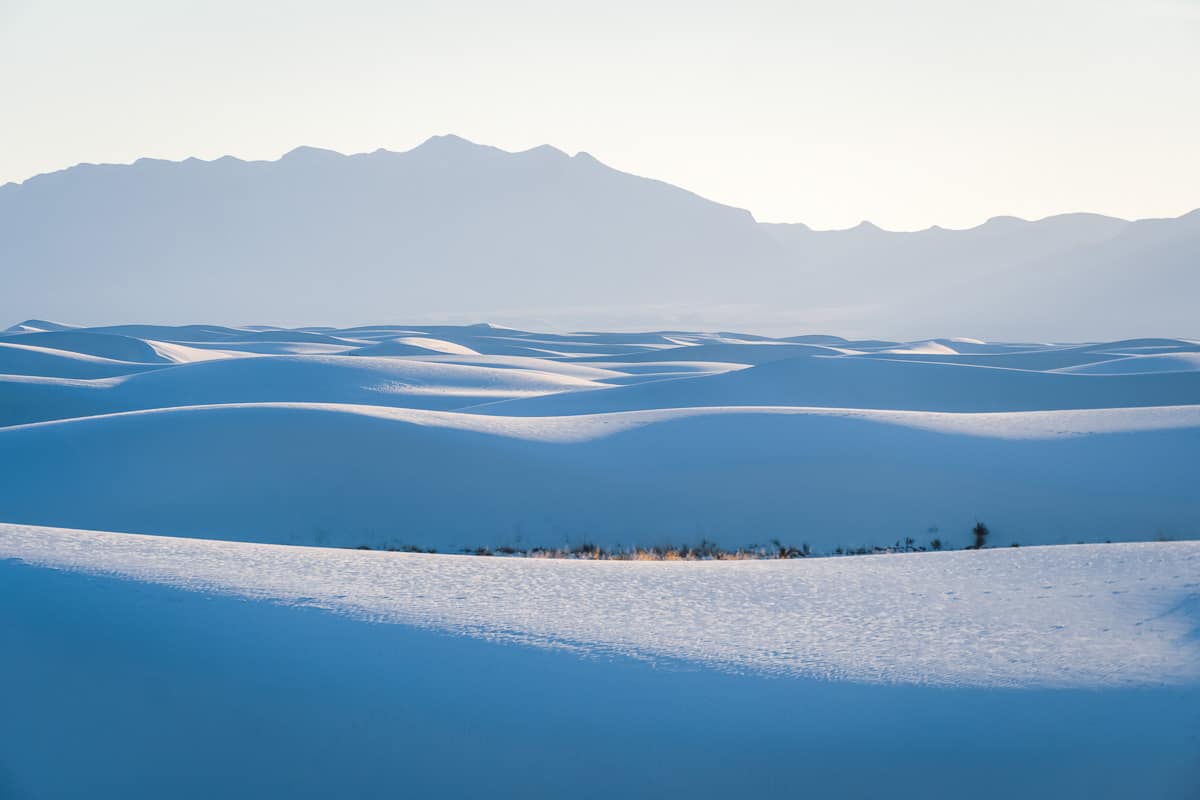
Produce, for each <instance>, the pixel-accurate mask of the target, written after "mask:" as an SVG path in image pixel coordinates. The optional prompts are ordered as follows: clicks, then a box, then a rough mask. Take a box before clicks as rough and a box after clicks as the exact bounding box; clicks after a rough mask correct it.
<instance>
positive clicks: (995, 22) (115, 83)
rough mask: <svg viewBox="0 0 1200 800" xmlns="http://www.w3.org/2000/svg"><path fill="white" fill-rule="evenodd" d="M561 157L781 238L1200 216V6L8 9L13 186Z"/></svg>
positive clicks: (1044, 2)
mask: <svg viewBox="0 0 1200 800" xmlns="http://www.w3.org/2000/svg"><path fill="white" fill-rule="evenodd" d="M440 133H455V134H458V135H460V136H463V137H466V138H468V139H471V140H472V141H477V142H481V143H485V144H491V145H496V146H498V147H502V148H504V149H507V150H522V149H527V148H529V147H533V146H536V145H539V144H543V143H548V144H552V145H554V146H556V147H558V148H560V149H562V150H566V151H567V152H570V153H574V152H577V151H580V150H585V151H587V152H589V153H592V154H593V155H595V156H596V157H597V158H599V159H600V160H601V161H604V162H605V163H607V164H609V165H611V166H613V167H616V168H618V169H622V170H625V171H627V172H633V173H636V174H639V175H645V176H648V177H654V178H659V179H661V180H665V181H668V182H670V183H673V184H676V185H679V186H683V187H685V188H687V189H691V190H692V191H695V192H697V193H699V194H701V195H704V196H705V197H709V198H711V199H713V200H717V201H719V202H723V203H727V204H730V205H734V206H739V207H742V208H747V209H749V210H750V211H752V212H753V213H754V215H755V216H756V218H758V219H759V220H762V221H768V222H804V223H807V224H809V225H811V226H813V227H816V228H840V227H849V226H852V225H854V224H856V223H858V222H859V221H861V220H864V219H867V220H870V221H872V222H874V223H876V224H878V225H881V226H883V227H885V228H889V229H892V230H916V229H920V228H925V227H928V226H930V225H934V224H938V225H942V226H944V227H969V226H972V225H976V224H979V223H980V222H982V221H984V220H985V219H987V218H988V217H991V216H995V215H1001V214H1010V215H1015V216H1020V217H1025V218H1030V219H1036V218H1040V217H1044V216H1047V215H1050V214H1055V213H1062V212H1069V211H1093V212H1099V213H1106V214H1112V215H1115V216H1121V217H1126V218H1142V217H1157V216H1176V215H1179V214H1181V213H1184V212H1186V211H1189V210H1191V209H1193V208H1196V207H1198V206H1200V147H1198V146H1197V142H1200V0H1088V1H1087V2H1083V1H1079V2H1077V1H1076V0H1041V2H1028V1H1027V0H1006V2H991V3H983V2H961V0H955V1H951V0H912V1H911V2H886V1H885V0H843V1H841V2H833V0H827V1H826V2H815V1H813V0H781V1H779V2H768V1H766V0H739V2H733V1H732V0H730V1H729V2H724V3H711V2H704V0H691V2H647V1H646V0H643V1H642V2H625V0H608V2H603V3H598V2H592V3H573V2H568V1H567V0H559V1H558V2H529V1H527V0H510V1H509V2H504V3H496V2H491V3H475V2H468V1H465V0H460V1H459V2H453V1H452V0H438V1H435V2H395V1H393V2H370V1H368V0H340V1H339V2H337V3H332V2H303V0H299V1H297V2H287V3H282V2H279V3H276V2H255V3H248V2H245V0H242V1H241V2H227V1H226V0H205V1H204V2H187V1H184V0H181V1H179V2H164V0H157V2H134V1H133V0H108V2H105V3H96V2H90V1H89V2H77V3H72V2H54V0H37V2H30V1H27V0H0V183H4V182H8V181H20V180H24V179H25V178H28V177H30V176H32V175H35V174H38V173H42V172H48V171H52V170H56V169H61V168H63V167H67V166H70V165H72V164H75V163H79V162H116V163H124V162H131V161H133V160H135V159H137V158H139V157H142V156H150V157H157V158H169V159H182V158H186V157H188V156H198V157H201V158H216V157H219V156H222V155H226V154H232V155H236V156H239V157H242V158H256V159H272V158H276V157H278V156H279V155H281V154H282V153H284V152H286V151H288V150H290V149H292V148H293V147H295V146H297V145H301V144H306V145H313V146H318V147H326V148H330V149H333V150H338V151H341V152H345V153H353V152H362V151H369V150H375V149H376V148H379V147H384V148H387V149H391V150H406V149H409V148H411V147H413V146H415V145H417V144H418V143H420V142H421V141H423V140H424V139H426V138H428V137H429V136H430V135H433V134H440Z"/></svg>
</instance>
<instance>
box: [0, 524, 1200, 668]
mask: <svg viewBox="0 0 1200 800" xmlns="http://www.w3.org/2000/svg"><path fill="white" fill-rule="evenodd" d="M0 558H13V559H19V560H21V561H24V562H26V563H29V564H33V565H37V566H43V567H53V568H57V569H66V570H72V571H82V572H89V573H97V574H104V575H113V576H118V577H123V578H127V579H132V580H138V581H146V582H152V583H161V584H167V585H171V586H175V587H180V588H185V589H190V590H193V591H201V592H218V593H223V594H232V595H236V596H241V597H245V598H248V599H254V600H270V601H275V602H281V603H287V604H297V605H305V606H314V607H317V608H322V609H326V610H329V611H334V612H337V613H343V614H348V615H351V616H354V617H357V618H360V619H365V620H371V621H376V622H386V623H400V624H406V625H415V626H420V627H425V628H431V629H435V630H441V631H447V632H450V633H455V634H460V635H470V636H477V637H482V638H488V639H500V640H507V641H514V642H520V643H524V644H531V645H536V646H542V647H566V648H574V649H579V650H581V651H583V652H585V653H609V654H619V655H624V656H632V657H639V658H651V659H655V658H667V659H683V660H685V661H691V662H697V663H703V664H706V665H709V666H713V667H717V668H723V669H732V670H749V671H753V672H760V673H765V674H772V675H781V676H793V677H797V676H806V677H815V678H822V679H838V680H853V681H866V682H882V683H921V684H935V685H948V686H990V687H1046V686H1053V687H1114V686H1150V685H1166V684H1186V683H1192V682H1195V681H1196V680H1198V679H1200V639H1198V638H1197V637H1196V636H1195V635H1194V634H1195V631H1196V629H1197V623H1198V616H1197V614H1198V612H1200V584H1198V576H1200V543H1197V542H1173V543H1142V544H1116V545H1079V546H1067V547H1039V548H1022V549H1016V550H1013V549H1005V550H985V551H981V552H958V553H930V554H916V555H891V556H862V557H853V558H826V559H811V560H805V561H773V562H771V561H766V562H763V561H760V562H676V563H670V562H658V563H639V562H587V561H569V560H567V561H564V560H539V559H516V558H510V559H505V558H478V557H464V556H437V555H413V554H403V553H380V552H357V551H343V550H328V549H323V548H303V547H288V546H280V545H260V544H247V543H241V542H222V541H201V540H194V539H182V538H174V537H157V536H140V535H134V534H116V533H106V532H98V531H78V530H63V529H53V528H44V527H33V526H23V525H8V524H0Z"/></svg>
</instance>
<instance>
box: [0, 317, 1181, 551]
mask: <svg viewBox="0 0 1200 800" xmlns="http://www.w3.org/2000/svg"><path fill="white" fill-rule="evenodd" d="M17 327H18V328H19V330H15V331H14V332H10V333H9V334H7V335H6V341H3V342H0V454H3V457H4V458H5V463H6V465H9V469H8V470H7V472H6V475H5V481H4V482H3V483H2V484H0V519H6V520H10V521H13V522H23V523H32V524H48V525H63V526H71V527H93V528H104V529H110V530H117V531H131V532H145V533H161V534H171V535H183V536H197V537H205V538H227V539H246V540H253V541H262V542H281V543H302V544H337V545H346V546H357V545H360V544H368V545H372V546H388V545H393V546H400V545H415V546H421V547H427V548H428V547H434V548H438V549H439V550H454V549H458V548H462V547H477V546H484V547H488V546H497V545H512V546H518V545H520V546H538V545H544V546H562V545H569V544H579V543H583V542H587V541H590V542H595V543H597V544H601V545H606V546H616V545H622V546H633V545H652V544H668V543H676V544H684V543H695V542H698V541H699V540H701V539H709V540H712V541H715V542H718V543H720V544H723V545H726V546H730V547H734V546H744V545H753V544H757V545H765V544H768V543H770V542H771V540H772V539H779V540H781V541H784V542H786V543H788V544H796V545H798V544H800V543H803V542H807V543H809V544H810V545H811V546H812V547H813V548H816V549H818V550H822V551H829V550H832V549H834V548H836V547H839V546H842V547H857V546H872V545H890V544H893V543H895V542H896V541H898V540H903V539H906V538H912V539H914V540H915V541H916V542H917V543H919V544H925V543H927V542H928V541H930V540H931V539H934V538H938V539H941V540H943V541H945V542H946V543H947V544H949V545H950V546H962V545H964V544H967V543H968V542H969V541H970V539H969V534H968V531H969V529H970V527H971V526H972V525H973V524H974V522H975V520H976V519H984V520H986V521H987V522H988V523H989V524H990V525H991V526H992V528H993V531H994V533H993V542H994V543H995V544H1009V543H1011V542H1019V543H1021V544H1026V545H1028V544H1037V543H1061V542H1077V541H1104V540H1107V539H1113V540H1134V539H1156V538H1165V537H1171V538H1190V537H1196V536H1200V499H1198V498H1197V495H1196V492H1195V491H1194V490H1193V489H1194V487H1192V485H1191V484H1192V483H1193V482H1194V481H1193V480H1192V478H1191V474H1192V472H1193V469H1194V463H1195V455H1196V453H1198V452H1200V441H1198V439H1200V422H1198V414H1200V412H1198V410H1197V409H1200V368H1197V364H1196V362H1195V360H1194V359H1195V351H1196V348H1197V345H1196V344H1195V342H1192V341H1190V340H1186V339H1178V340H1176V339H1143V340H1128V341H1122V342H1109V343H1089V344H1079V345H1061V344H1057V345H1031V344H1015V345H1009V344H1004V343H987V344H983V343H979V342H971V341H963V340H957V339H927V340H921V341H918V342H915V343H905V342H891V341H882V340H880V341H863V340H858V341H849V340H845V339H841V338H839V337H834V336H799V337H792V339H791V340H770V339H767V338H765V337H761V336H749V335H745V334H739V333H734V332H724V333H693V332H687V331H665V332H664V331H659V332H650V333H614V334H606V333H600V332H588V333H568V334H561V333H559V334H553V333H537V332H529V331H518V330H511V329H505V328H500V327H496V326H491V325H469V326H447V325H437V326H420V325H407V324H404V325H374V326H365V327H359V328H353V329H345V330H338V329H331V328H304V329H299V330H287V329H280V328H261V327H259V328H230V327H222V326H213V325H188V326H181V327H178V328H171V327H168V326H158V325H119V326H110V327H107V328H96V329H88V328H67V327H65V326H61V325H59V326H55V325H52V324H50V323H44V322H39V321H29V322H27V323H23V324H22V325H20V326H17ZM23 338H24V339H25V340H28V341H42V342H44V343H49V344H55V345H56V347H55V348H50V347H44V346H32V345H25V344H20V343H19V342H20V341H21V340H22V339H23ZM935 345H936V346H935ZM58 348H75V349H74V351H72V350H69V349H58ZM950 350H961V351H962V352H954V353H951V352H947V351H950ZM83 351H92V352H83ZM888 351H890V352H888ZM904 351H907V352H904ZM913 351H917V352H916V353H914V352H913ZM272 352H282V353H288V354H287V355H267V354H265V353H272ZM371 352H374V353H376V355H366V354H367V353H371ZM385 352H393V354H392V355H381V353H385ZM98 353H106V354H107V355H108V356H114V355H120V356H125V357H126V358H129V359H134V358H138V359H143V360H142V361H134V360H116V359H113V358H109V357H107V356H105V355H98ZM1139 364H1140V365H1144V368H1139ZM986 365H995V366H986ZM1084 365H1092V366H1090V367H1085V366H1084ZM1116 365H1120V366H1119V367H1117V366H1116ZM30 423H41V424H30Z"/></svg>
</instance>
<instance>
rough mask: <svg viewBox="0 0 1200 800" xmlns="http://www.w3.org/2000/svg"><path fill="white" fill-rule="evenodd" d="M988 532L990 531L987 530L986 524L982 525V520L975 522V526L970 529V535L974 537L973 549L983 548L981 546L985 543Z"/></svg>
mask: <svg viewBox="0 0 1200 800" xmlns="http://www.w3.org/2000/svg"><path fill="white" fill-rule="evenodd" d="M989 533H991V531H989V530H988V526H987V525H984V524H983V523H982V522H976V523H975V527H974V528H972V529H971V535H972V536H974V537H975V546H974V549H975V550H982V549H983V546H984V545H985V544H986V543H987V537H988V534H989Z"/></svg>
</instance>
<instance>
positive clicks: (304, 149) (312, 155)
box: [279, 144, 344, 161]
mask: <svg viewBox="0 0 1200 800" xmlns="http://www.w3.org/2000/svg"><path fill="white" fill-rule="evenodd" d="M330 156H337V157H338V158H343V157H344V156H343V155H342V154H341V153H339V152H337V151H336V150H326V149H325V148H323V147H310V146H309V145H303V144H302V145H300V146H299V147H294V148H292V149H291V150H289V151H287V152H286V153H284V154H283V155H282V156H280V158H279V160H280V161H298V160H301V159H304V160H313V159H317V158H329V157H330Z"/></svg>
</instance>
